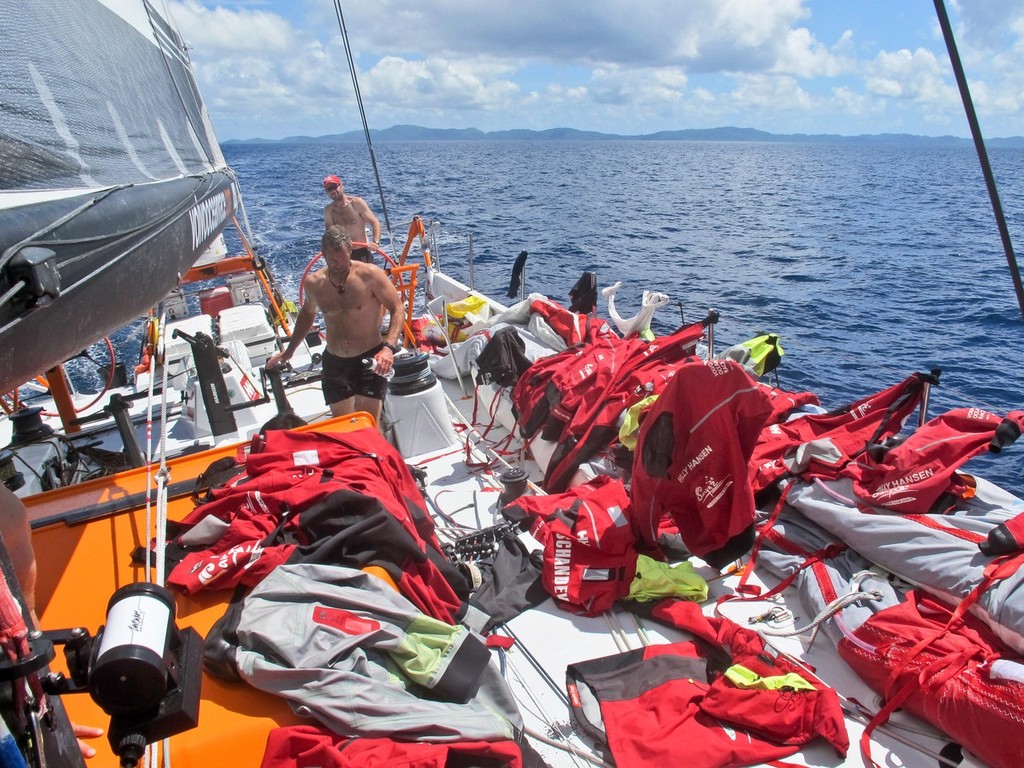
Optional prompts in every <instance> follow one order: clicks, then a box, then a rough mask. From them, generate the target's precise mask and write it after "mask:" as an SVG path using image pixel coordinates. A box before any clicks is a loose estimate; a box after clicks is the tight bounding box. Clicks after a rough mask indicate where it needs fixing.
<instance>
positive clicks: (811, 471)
mask: <svg viewBox="0 0 1024 768" xmlns="http://www.w3.org/2000/svg"><path fill="white" fill-rule="evenodd" d="M928 380H929V379H928V377H927V375H926V374H921V373H914V374H912V375H910V376H908V377H907V378H906V379H904V380H903V381H902V382H900V383H899V384H895V385H893V386H891V387H889V388H888V389H884V390H882V391H881V392H877V393H876V394H874V395H870V396H869V397H864V398H861V399H860V400H857V401H856V402H853V403H851V404H849V405H847V406H844V407H842V408H838V409H836V410H834V411H830V412H829V413H825V414H820V415H819V414H809V415H806V416H799V417H797V418H795V419H792V420H790V421H787V422H784V423H781V424H780V423H774V422H773V423H769V424H767V425H766V426H765V427H764V429H763V430H762V432H761V435H760V436H759V437H758V440H757V445H756V447H755V448H754V452H753V455H752V456H751V458H750V482H751V485H752V486H753V488H754V493H755V494H757V493H760V492H761V491H763V490H765V489H766V488H768V487H769V486H772V485H774V484H775V483H776V482H778V481H779V480H781V479H782V478H784V477H787V476H791V475H802V476H804V477H824V478H832V477H835V476H836V474H837V473H838V471H839V470H840V469H842V468H843V467H844V466H846V464H847V462H849V461H850V459H852V458H854V457H856V456H859V455H860V454H861V453H862V452H863V451H864V450H865V448H867V446H868V445H869V444H872V443H880V442H882V441H883V440H885V439H886V438H889V437H892V436H893V435H896V434H899V432H900V430H901V429H902V428H903V424H904V422H905V421H906V419H907V417H908V416H909V415H910V414H911V413H912V412H913V411H914V409H915V408H916V407H917V405H918V403H919V402H920V400H921V395H922V393H923V391H924V385H925V382H926V381H928Z"/></svg>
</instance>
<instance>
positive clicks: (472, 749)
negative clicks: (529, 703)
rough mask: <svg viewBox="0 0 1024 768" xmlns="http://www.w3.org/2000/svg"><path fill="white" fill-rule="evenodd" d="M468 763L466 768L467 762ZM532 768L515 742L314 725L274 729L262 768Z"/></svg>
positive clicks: (534, 763) (268, 737) (268, 742)
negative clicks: (363, 734) (391, 735)
mask: <svg viewBox="0 0 1024 768" xmlns="http://www.w3.org/2000/svg"><path fill="white" fill-rule="evenodd" d="M464 761H465V762H464ZM463 764H466V765H469V764H472V765H481V764H486V765H489V766H494V768H498V766H504V767H505V768H528V767H529V766H531V765H532V766H538V765H542V763H539V762H538V761H537V760H534V761H532V762H531V761H524V759H523V754H522V750H521V749H520V746H519V745H518V744H516V743H515V742H514V741H464V742H453V743H449V744H433V743H428V742H416V741H413V742H405V741H394V740H392V739H370V738H349V737H348V736H339V735H338V734H336V733H331V732H330V731H326V730H324V729H321V728H317V727H316V726H312V725H294V726H291V727H289V728H275V729H274V730H272V731H271V732H270V734H269V735H268V736H267V747H266V750H265V751H264V753H263V761H262V762H261V763H260V768H310V767H311V766H317V768H447V766H451V765H463Z"/></svg>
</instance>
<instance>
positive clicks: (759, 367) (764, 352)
mask: <svg viewBox="0 0 1024 768" xmlns="http://www.w3.org/2000/svg"><path fill="white" fill-rule="evenodd" d="M784 354H785V350H783V349H782V344H781V342H779V337H778V336H776V335H775V334H773V333H763V334H761V335H760V336H755V337H754V338H752V339H748V340H747V341H744V342H742V343H740V344H736V345H734V346H731V347H729V348H728V349H727V350H725V351H724V352H722V354H720V355H718V357H719V359H723V360H735V361H736V362H737V363H739V364H740V365H742V366H743V367H744V368H746V369H747V370H748V371H750V372H751V373H752V374H753V375H754V376H764V375H765V374H767V373H771V372H772V371H774V370H775V369H776V368H778V367H779V363H781V362H782V356H783V355H784Z"/></svg>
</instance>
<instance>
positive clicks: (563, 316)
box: [530, 299, 616, 347]
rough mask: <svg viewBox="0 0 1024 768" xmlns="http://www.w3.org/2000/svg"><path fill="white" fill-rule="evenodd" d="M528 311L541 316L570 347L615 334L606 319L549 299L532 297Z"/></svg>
mask: <svg viewBox="0 0 1024 768" xmlns="http://www.w3.org/2000/svg"><path fill="white" fill-rule="evenodd" d="M530 311H531V312H534V313H536V314H538V315H540V316H541V317H543V318H544V319H545V320H546V321H547V324H548V325H549V326H551V330H553V331H554V332H555V333H557V334H558V335H559V336H561V337H562V340H563V341H565V343H566V344H568V345H569V346H570V347H572V346H575V345H577V344H582V343H583V342H586V341H593V340H594V339H598V338H601V337H603V336H616V333H615V331H613V330H612V327H611V326H610V325H608V322H607V321H605V320H601V319H600V318H597V317H594V316H593V315H584V314H581V313H579V312H570V311H569V310H568V309H566V308H565V307H563V306H562V305H561V304H559V303H558V302H557V301H552V300H551V299H534V300H533V301H532V302H530Z"/></svg>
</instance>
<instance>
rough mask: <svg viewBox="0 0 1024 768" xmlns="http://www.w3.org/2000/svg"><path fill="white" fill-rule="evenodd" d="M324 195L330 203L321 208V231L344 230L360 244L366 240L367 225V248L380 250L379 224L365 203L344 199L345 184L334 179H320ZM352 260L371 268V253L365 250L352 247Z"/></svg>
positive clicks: (347, 197) (353, 196) (346, 197)
mask: <svg viewBox="0 0 1024 768" xmlns="http://www.w3.org/2000/svg"><path fill="white" fill-rule="evenodd" d="M324 191H325V192H327V195H328V196H329V197H330V198H331V202H329V203H328V204H327V205H326V206H325V207H324V229H329V228H331V227H333V226H334V225H335V224H337V225H338V226H340V227H344V228H345V231H346V232H348V236H349V237H350V238H352V242H353V243H361V242H364V241H365V240H366V225H367V224H369V225H370V229H371V231H372V232H373V235H372V237H373V239H372V240H370V246H371V247H372V248H373V250H374V251H376V250H377V249H378V248H380V222H379V221H377V217H376V216H374V215H373V211H371V210H370V206H369V205H367V204H366V201H365V200H364V199H363V198H361V197H356V196H355V195H346V194H345V182H343V181H342V180H341V179H340V178H338V177H337V176H334V175H331V176H328V177H327V178H326V179H324ZM352 259H353V260H355V261H365V262H367V263H368V264H372V263H373V251H371V250H370V248H367V247H355V248H353V249H352Z"/></svg>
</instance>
